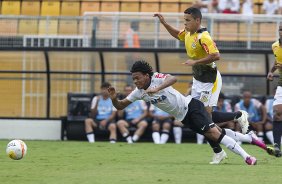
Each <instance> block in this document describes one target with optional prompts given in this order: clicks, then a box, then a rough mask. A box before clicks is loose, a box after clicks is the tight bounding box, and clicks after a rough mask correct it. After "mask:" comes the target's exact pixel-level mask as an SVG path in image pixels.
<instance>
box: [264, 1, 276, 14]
mask: <svg viewBox="0 0 282 184" xmlns="http://www.w3.org/2000/svg"><path fill="white" fill-rule="evenodd" d="M262 10H263V11H264V13H265V14H267V15H274V14H276V13H277V10H278V3H277V1H276V0H264V1H263V5H262Z"/></svg>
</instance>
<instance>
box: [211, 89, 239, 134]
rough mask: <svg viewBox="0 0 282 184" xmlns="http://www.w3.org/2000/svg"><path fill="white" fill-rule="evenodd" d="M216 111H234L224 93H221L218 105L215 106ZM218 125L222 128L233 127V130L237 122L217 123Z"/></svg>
mask: <svg viewBox="0 0 282 184" xmlns="http://www.w3.org/2000/svg"><path fill="white" fill-rule="evenodd" d="M214 111H219V112H232V108H231V105H230V103H229V102H228V101H227V100H225V95H224V94H223V93H220V94H219V97H218V101H217V106H216V107H215V109H214ZM217 125H218V126H219V127H221V128H229V129H232V130H234V129H235V122H234V121H227V122H223V123H217Z"/></svg>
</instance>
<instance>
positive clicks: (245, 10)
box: [242, 0, 254, 16]
mask: <svg viewBox="0 0 282 184" xmlns="http://www.w3.org/2000/svg"><path fill="white" fill-rule="evenodd" d="M253 7H254V4H253V0H244V2H243V4H242V14H243V15H247V16H252V15H253V14H254V11H253Z"/></svg>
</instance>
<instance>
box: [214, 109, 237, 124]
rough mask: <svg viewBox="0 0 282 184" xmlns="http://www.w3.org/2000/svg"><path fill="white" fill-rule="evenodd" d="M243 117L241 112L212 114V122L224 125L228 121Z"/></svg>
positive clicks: (215, 112)
mask: <svg viewBox="0 0 282 184" xmlns="http://www.w3.org/2000/svg"><path fill="white" fill-rule="evenodd" d="M241 115H242V113H241V112H240V111H238V112H218V111H214V112H212V121H213V122H214V123H223V122H226V121H232V120H234V119H237V118H239V117H240V116H241Z"/></svg>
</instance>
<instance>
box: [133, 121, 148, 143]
mask: <svg viewBox="0 0 282 184" xmlns="http://www.w3.org/2000/svg"><path fill="white" fill-rule="evenodd" d="M147 126H148V123H147V121H145V120H142V121H140V122H139V123H138V124H137V130H136V131H135V133H134V135H133V138H132V140H133V141H134V142H137V141H138V140H139V138H140V137H141V136H142V135H143V134H144V132H145V130H146V128H147Z"/></svg>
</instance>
